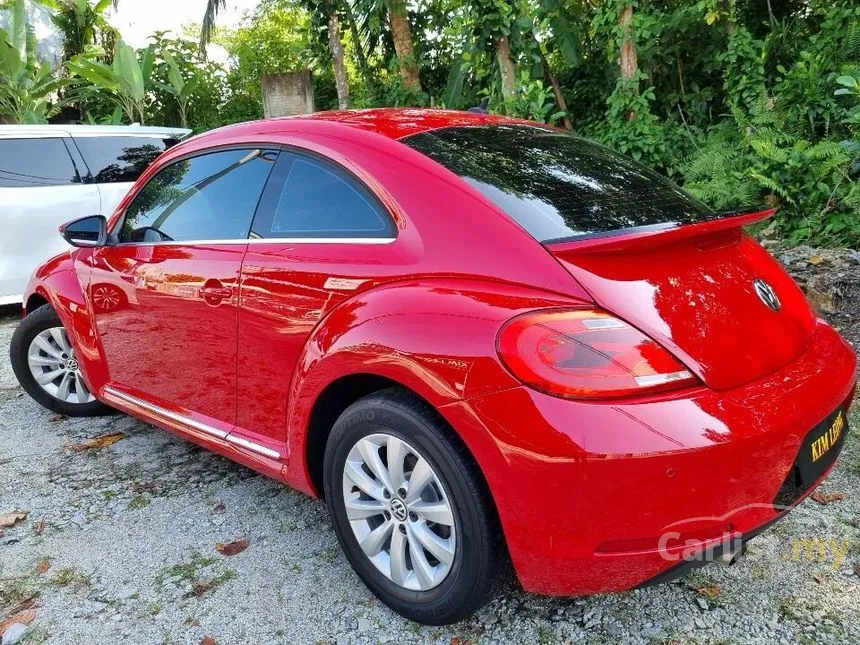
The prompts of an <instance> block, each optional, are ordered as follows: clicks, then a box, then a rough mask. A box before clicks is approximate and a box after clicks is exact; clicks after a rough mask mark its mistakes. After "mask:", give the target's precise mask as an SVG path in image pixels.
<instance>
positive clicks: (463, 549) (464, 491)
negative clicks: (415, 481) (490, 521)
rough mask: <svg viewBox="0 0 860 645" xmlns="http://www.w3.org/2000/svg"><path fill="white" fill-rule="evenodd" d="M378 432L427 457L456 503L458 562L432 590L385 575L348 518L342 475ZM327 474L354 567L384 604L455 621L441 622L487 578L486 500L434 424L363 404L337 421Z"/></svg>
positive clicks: (383, 404) (329, 497)
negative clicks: (355, 451)
mask: <svg viewBox="0 0 860 645" xmlns="http://www.w3.org/2000/svg"><path fill="white" fill-rule="evenodd" d="M378 433H385V434H391V435H394V436H395V437H398V438H399V439H402V440H403V441H405V442H407V443H408V444H410V445H411V446H412V447H413V448H415V450H417V451H418V452H419V453H421V456H422V457H423V458H424V459H426V460H427V461H428V463H429V464H430V466H431V467H432V468H433V470H434V471H435V472H436V474H437V476H438V477H439V479H440V481H441V483H442V486H443V487H444V489H445V494H446V495H447V496H448V500H449V502H450V503H451V507H452V510H453V513H454V524H455V530H456V536H457V537H456V552H455V556H454V563H453V565H452V567H451V570H450V571H449V572H448V575H447V576H446V577H445V579H444V580H443V581H442V582H441V583H440V584H439V585H437V586H436V587H434V588H433V589H430V590H428V591H413V590H410V589H405V588H403V587H400V586H399V585H397V584H395V583H394V582H393V581H391V580H389V579H388V578H387V577H386V576H385V575H384V574H383V573H382V572H380V571H379V570H378V569H377V568H376V567H375V566H374V565H373V563H372V562H370V560H369V559H368V558H367V556H366V555H365V554H364V552H363V551H362V550H361V547H360V546H359V544H358V541H357V540H356V538H355V535H354V534H353V532H352V528H351V526H350V523H349V520H348V519H347V517H346V508H345V503H344V499H343V492H342V488H343V482H342V477H343V469H344V464H345V462H346V459H347V455H348V454H349V452H350V450H351V449H352V447H353V446H354V445H355V444H356V443H357V442H358V441H359V440H360V439H361V438H363V437H366V436H368V435H372V434H378ZM324 472H325V496H326V503H327V505H328V509H329V514H330V515H331V519H332V523H333V524H334V528H335V532H336V533H337V536H338V539H339V540H340V543H341V545H342V547H343V549H344V552H345V553H346V556H347V558H348V559H349V561H350V563H351V564H352V566H353V568H354V569H355V570H356V572H357V573H358V575H359V576H360V577H361V578H362V579H363V580H364V582H365V584H367V586H368V587H369V588H370V589H371V591H373V593H374V594H376V595H377V596H378V597H379V598H380V600H382V601H383V602H385V603H386V604H387V605H389V606H391V607H392V608H393V609H395V610H396V611H398V612H399V613H401V614H404V615H406V616H407V617H410V618H414V619H415V620H420V621H421V622H428V623H433V624H442V623H446V622H451V621H450V620H447V619H445V620H441V621H437V620H435V618H437V617H438V616H440V614H445V615H447V614H450V613H452V612H456V611H457V610H458V608H460V607H463V606H466V605H471V604H473V603H472V602H470V601H472V600H473V596H474V595H475V592H478V591H479V590H480V589H481V588H482V585H481V584H480V577H481V576H482V575H486V572H484V571H481V570H480V569H481V567H480V565H479V563H480V562H483V561H484V557H485V554H483V553H482V552H483V551H484V550H486V546H487V545H486V544H485V542H486V541H485V540H481V536H483V535H484V534H485V527H482V526H481V515H480V512H479V509H478V508H476V505H477V504H480V500H477V499H474V495H473V494H472V493H471V492H470V487H469V485H468V482H467V481H466V478H465V476H464V474H463V472H462V469H460V468H458V467H457V466H456V460H455V459H452V455H451V451H450V448H449V447H448V446H447V445H446V440H445V438H444V437H443V436H441V434H440V433H439V432H438V431H437V430H436V428H435V427H434V426H433V424H432V423H428V421H427V420H426V419H424V418H422V417H421V416H420V415H416V414H415V413H414V412H413V411H412V410H409V409H406V408H404V407H401V406H398V405H396V404H393V403H391V402H389V401H386V400H385V399H381V398H380V399H376V400H364V401H360V402H358V403H357V404H355V405H353V406H351V407H350V408H348V409H347V411H346V412H344V413H343V415H341V417H340V418H339V419H338V421H337V422H336V423H335V426H334V428H333V430H332V433H331V435H330V437H329V441H328V444H327V446H326V454H325V471H324ZM458 619H459V618H458Z"/></svg>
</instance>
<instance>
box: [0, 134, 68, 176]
mask: <svg viewBox="0 0 860 645" xmlns="http://www.w3.org/2000/svg"><path fill="white" fill-rule="evenodd" d="M79 183H81V178H80V176H79V175H78V172H77V170H76V169H75V165H74V163H72V158H71V157H70V156H69V151H68V150H66V145H65V144H64V143H63V140H62V139H59V138H46V139H0V188H26V187H33V186H64V185H66V184H79Z"/></svg>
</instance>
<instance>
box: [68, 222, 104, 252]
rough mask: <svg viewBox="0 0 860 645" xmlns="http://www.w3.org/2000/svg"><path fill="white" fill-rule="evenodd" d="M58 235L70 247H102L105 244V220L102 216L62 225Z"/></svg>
mask: <svg viewBox="0 0 860 645" xmlns="http://www.w3.org/2000/svg"><path fill="white" fill-rule="evenodd" d="M60 233H61V234H62V235H63V237H64V238H65V239H66V242H68V243H69V244H71V245H72V246H79V247H93V246H104V245H105V244H107V220H106V219H105V217H104V215H90V216H89V217H82V218H81V219H76V220H74V221H71V222H69V223H68V224H63V225H62V226H61V227H60Z"/></svg>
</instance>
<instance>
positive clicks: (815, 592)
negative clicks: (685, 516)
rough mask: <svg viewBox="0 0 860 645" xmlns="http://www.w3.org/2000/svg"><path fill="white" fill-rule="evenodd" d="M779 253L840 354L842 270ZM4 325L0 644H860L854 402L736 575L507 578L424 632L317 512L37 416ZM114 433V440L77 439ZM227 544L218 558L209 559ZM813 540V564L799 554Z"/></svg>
mask: <svg viewBox="0 0 860 645" xmlns="http://www.w3.org/2000/svg"><path fill="white" fill-rule="evenodd" d="M824 255H827V253H825V254H824ZM780 258H781V259H782V260H783V261H784V262H785V263H786V265H787V266H789V268H790V269H791V270H792V271H793V272H794V273H795V275H797V277H798V278H799V280H800V281H801V282H802V283H803V284H805V285H807V286H808V288H809V289H811V290H813V296H814V297H815V298H817V299H818V300H819V301H821V302H818V304H819V308H820V309H821V310H822V311H823V313H825V315H827V316H828V317H829V318H830V319H831V320H832V321H833V322H834V324H837V326H840V327H841V328H842V329H843V332H845V333H846V334H847V335H848V336H849V337H850V338H851V340H852V342H853V343H854V344H855V347H857V346H858V344H860V329H858V320H860V316H858V315H857V308H856V307H857V306H860V298H857V300H856V301H855V300H853V295H852V293H855V294H856V292H857V290H858V285H860V260H856V261H855V258H853V257H851V256H849V255H847V254H845V253H842V254H836V255H834V256H832V257H831V256H827V257H822V256H820V254H817V253H816V252H815V251H813V250H811V249H800V250H798V249H795V250H792V251H790V252H787V255H786V254H781V255H780ZM819 260H821V261H820V262H819ZM827 276H830V277H827ZM852 290H853V291H852ZM815 294H822V295H815ZM846 294H847V295H846ZM822 303H823V305H822ZM827 309H830V311H827ZM16 320H17V319H16V315H15V312H10V311H9V310H6V311H0V352H2V354H0V514H3V513H8V512H12V511H22V512H26V514H27V516H26V518H25V519H23V520H21V521H19V522H18V523H17V524H15V525H14V526H12V527H9V528H6V529H5V534H3V535H1V536H0V631H2V630H3V629H4V626H3V624H2V620H3V618H5V617H7V616H9V615H12V614H15V615H17V616H18V619H19V620H22V619H23V620H29V619H33V620H32V622H31V624H30V625H29V626H28V627H27V628H26V631H24V632H23V641H22V642H28V643H30V642H32V643H36V642H43V641H49V642H56V643H119V642H125V643H160V642H164V643H194V644H197V643H206V645H212V644H213V643H219V644H221V645H225V644H232V643H255V644H256V643H335V642H337V643H386V642H388V643H413V642H416V643H417V642H421V643H423V642H434V643H446V644H447V643H450V644H457V645H464V644H465V643H467V642H471V643H479V642H480V643H502V642H516V643H556V642H559V643H560V642H594V643H616V642H625V643H680V642H699V643H797V642H832V643H846V642H854V643H860V439H858V436H857V434H858V428H860V414H858V413H857V410H856V406H855V411H854V413H853V414H852V419H851V422H852V423H851V425H852V426H853V430H852V433H850V434H849V436H848V443H847V446H846V449H845V451H844V453H843V455H842V457H841V458H840V461H839V464H838V466H837V468H836V470H835V471H834V472H833V473H832V474H831V475H830V477H829V478H828V480H827V481H826V482H825V483H824V485H823V486H822V488H821V490H822V491H823V492H824V493H825V494H826V495H829V496H830V497H822V498H821V502H827V503H820V502H816V501H813V500H807V501H806V502H804V504H802V505H801V506H800V507H799V508H798V509H797V510H796V511H795V512H794V513H792V514H790V515H789V517H787V518H786V519H785V520H783V521H782V522H780V523H778V524H777V525H775V526H774V527H773V528H772V529H771V530H769V531H767V532H765V533H764V534H763V535H761V536H759V537H757V538H755V539H754V540H753V541H752V542H751V544H750V551H749V553H748V554H747V556H746V557H745V558H744V559H742V560H741V561H740V562H739V563H738V564H736V565H735V566H732V567H724V566H720V565H715V564H712V565H709V566H707V567H705V568H704V569H701V570H698V571H697V572H695V573H693V574H692V575H691V576H689V577H688V578H686V579H684V580H682V581H679V582H676V583H673V584H669V585H664V586H660V587H655V588H650V589H646V590H637V591H631V592H627V593H621V594H614V595H609V596H600V597H590V598H570V599H552V598H542V597H538V596H533V595H529V594H525V593H523V592H522V591H521V590H519V589H518V588H517V587H516V584H515V583H514V582H513V581H510V582H509V583H508V584H507V585H506V587H505V589H504V590H503V591H502V593H501V594H500V595H499V596H498V597H497V598H496V600H494V601H493V602H492V604H490V605H489V606H488V607H486V608H485V609H483V610H482V611H481V612H480V613H479V614H478V615H476V616H475V617H473V618H472V619H470V620H468V621H466V622H463V623H460V624H457V625H454V626H451V627H445V628H437V627H423V626H420V625H417V624H415V623H412V622H409V621H406V620H404V619H402V618H400V617H399V616H397V615H395V614H393V613H392V612H391V611H389V610H388V609H387V608H386V607H385V606H383V605H382V604H381V603H379V602H377V601H376V600H375V599H374V598H373V596H372V595H371V594H370V593H369V592H368V591H367V590H366V589H365V587H364V586H363V585H362V584H361V582H360V581H359V579H358V578H357V576H356V575H355V574H354V573H353V572H352V570H351V569H350V567H349V564H348V563H347V561H346V559H345V558H344V556H343V555H342V554H341V552H340V549H339V547H338V545H337V541H336V539H335V537H334V533H333V531H332V528H331V525H330V522H329V520H328V517H327V515H326V513H325V508H324V506H323V505H322V504H321V503H320V502H316V501H313V500H311V499H308V498H307V497H304V496H303V495H301V494H299V493H296V492H293V491H291V490H288V489H286V488H284V487H282V486H280V485H278V484H276V483H275V482H273V481H270V480H268V479H265V478H264V477H262V476H260V475H257V474H255V473H254V472H252V471H250V470H247V469H245V468H243V467H241V466H238V465H235V464H233V463H232V462H229V461H227V460H226V459H223V458H221V457H219V456H216V455H213V454H210V453H207V452H205V451H203V450H201V449H198V448H197V447H195V446H193V445H192V444H190V443H187V442H185V441H182V440H180V439H177V438H174V437H172V436H171V435H169V434H167V433H165V432H162V431H160V430H157V429H155V428H153V427H152V426H149V425H147V424H144V423H141V422H139V421H136V420H134V419H131V418H129V417H125V416H115V417H108V418H103V419H96V420H93V419H84V420H74V419H67V418H64V417H60V416H57V415H53V414H52V413H50V412H47V411H45V410H44V409H42V408H40V407H39V406H38V405H36V404H35V403H34V402H33V401H31V400H30V399H29V397H27V396H26V395H25V394H24V393H23V391H22V390H21V389H20V388H19V387H18V386H17V383H16V382H15V379H14V377H13V376H12V372H11V369H10V367H9V365H8V361H7V359H6V352H7V347H8V343H9V339H10V337H11V335H12V331H13V329H14V327H15V324H16ZM855 332H856V333H855ZM112 433H123V435H124V436H123V438H121V439H120V440H118V441H116V442H115V443H113V444H111V445H107V446H103V447H98V446H97V445H93V444H88V443H87V442H91V441H92V440H93V439H96V438H98V437H104V436H105V435H109V434H112ZM838 494H841V497H840V495H838ZM239 539H244V540H248V541H249V542H250V544H249V546H248V547H247V549H245V550H244V551H242V552H240V553H238V554H236V555H232V556H229V557H228V556H225V555H222V554H221V553H220V552H219V551H218V550H217V549H216V544H218V543H230V542H232V541H235V540H239ZM815 539H819V540H822V541H823V542H821V543H819V544H821V545H823V549H817V548H813V549H811V550H808V551H807V550H806V549H803V548H802V547H803V545H804V542H803V540H815ZM21 631H22V628H18V627H16V628H14V629H10V630H9V631H8V632H7V634H6V637H5V638H7V640H14V639H15V638H17V637H18V635H19V634H20V633H21ZM210 639H211V640H210ZM6 642H7V641H5V640H4V641H3V643H6Z"/></svg>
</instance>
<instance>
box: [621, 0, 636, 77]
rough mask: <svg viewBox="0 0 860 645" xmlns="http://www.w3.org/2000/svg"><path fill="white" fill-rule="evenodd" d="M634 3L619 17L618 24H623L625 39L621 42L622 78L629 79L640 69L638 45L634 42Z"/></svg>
mask: <svg viewBox="0 0 860 645" xmlns="http://www.w3.org/2000/svg"><path fill="white" fill-rule="evenodd" d="M632 22H633V5H627V6H626V7H625V8H624V11H622V12H621V16H620V17H619V18H618V24H619V25H621V29H622V32H623V33H624V40H623V41H622V43H621V59H620V61H619V63H620V65H621V78H623V79H624V80H625V81H629V80H630V79H631V78H633V77H634V76H636V72H637V71H638V70H639V63H638V61H637V60H636V45H635V44H634V42H633V26H632V24H631V23H632Z"/></svg>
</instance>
